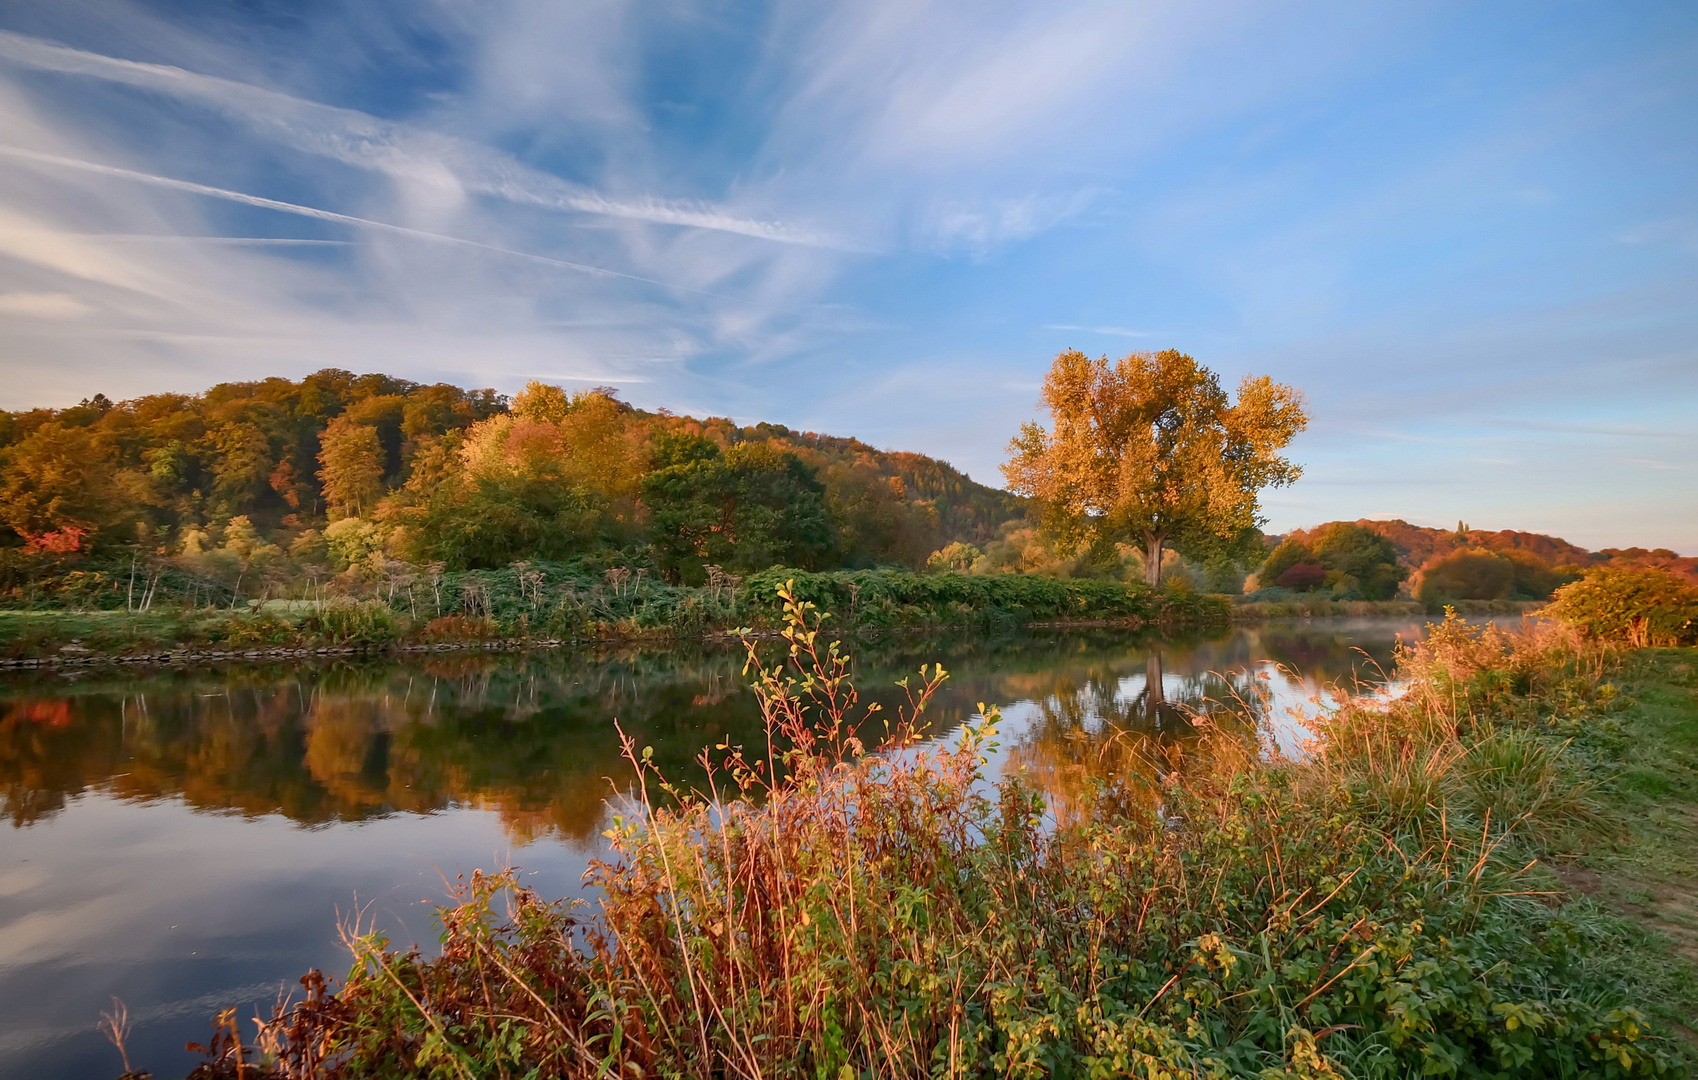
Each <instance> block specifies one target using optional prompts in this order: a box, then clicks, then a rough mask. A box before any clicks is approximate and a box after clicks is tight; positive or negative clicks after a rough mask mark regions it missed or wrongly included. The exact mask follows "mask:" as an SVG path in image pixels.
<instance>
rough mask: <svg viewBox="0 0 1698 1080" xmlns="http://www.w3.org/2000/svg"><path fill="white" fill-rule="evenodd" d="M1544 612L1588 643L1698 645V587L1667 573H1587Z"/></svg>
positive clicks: (1559, 592)
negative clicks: (1578, 632) (1595, 639)
mask: <svg viewBox="0 0 1698 1080" xmlns="http://www.w3.org/2000/svg"><path fill="white" fill-rule="evenodd" d="M1545 611H1546V613H1547V614H1549V615H1550V616H1552V617H1553V618H1556V619H1560V620H1561V621H1562V622H1564V623H1566V624H1568V625H1569V626H1572V627H1574V628H1575V629H1576V630H1579V631H1580V632H1581V633H1583V634H1585V635H1586V636H1587V637H1591V638H1597V639H1599V640H1602V641H1612V642H1617V643H1620V644H1623V645H1628V646H1631V647H1634V648H1642V647H1644V646H1647V645H1690V644H1693V643H1694V642H1698V586H1694V585H1693V584H1692V582H1691V581H1690V580H1688V579H1687V578H1684V577H1682V576H1680V575H1679V574H1676V573H1674V572H1673V571H1669V570H1660V569H1631V568H1621V567H1609V566H1604V567H1599V568H1597V569H1594V570H1588V571H1587V572H1586V575H1585V577H1583V578H1581V579H1580V580H1579V581H1575V582H1570V583H1569V584H1567V585H1564V586H1563V587H1562V588H1560V589H1558V590H1557V591H1556V596H1555V598H1554V599H1553V600H1552V602H1551V605H1550V607H1548V608H1546V609H1545Z"/></svg>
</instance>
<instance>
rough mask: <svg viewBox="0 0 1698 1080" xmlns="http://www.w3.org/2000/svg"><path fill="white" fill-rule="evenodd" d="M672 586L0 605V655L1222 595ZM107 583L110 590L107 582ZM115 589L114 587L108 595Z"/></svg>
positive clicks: (509, 571) (359, 640) (637, 582)
mask: <svg viewBox="0 0 1698 1080" xmlns="http://www.w3.org/2000/svg"><path fill="white" fill-rule="evenodd" d="M710 580H711V584H709V585H707V586H701V587H695V586H683V585H672V584H669V583H667V582H665V581H662V580H660V579H659V578H658V577H656V576H651V575H649V574H647V573H644V572H642V571H641V570H638V571H632V570H631V569H629V568H625V567H617V568H610V569H599V568H593V567H586V566H583V565H579V564H573V563H516V564H514V565H512V566H509V567H503V568H501V569H499V570H468V571H461V572H440V571H439V572H436V573H430V574H424V575H408V576H405V577H400V578H397V579H395V580H392V581H382V582H377V583H375V584H374V585H373V586H372V588H371V590H370V591H371V595H370V596H368V597H367V598H365V599H363V600H360V599H353V598H350V597H331V598H327V599H325V600H322V601H313V600H305V601H272V602H270V603H267V604H255V605H248V606H243V607H239V608H232V607H192V608H189V607H183V608H178V607H169V606H162V607H158V608H152V609H150V610H147V611H133V610H126V609H124V608H123V607H118V608H116V609H107V610H99V609H96V610H83V611H75V610H70V611H68V610H62V609H47V610H37V611H19V612H6V611H0V655H6V656H42V655H51V654H54V653H57V652H58V651H59V650H60V649H63V648H64V647H65V646H67V645H71V646H72V650H71V651H72V652H73V653H75V652H78V651H81V650H89V651H92V652H96V653H102V654H120V655H121V654H125V653H130V652H137V651H144V650H148V649H156V648H162V647H163V648H173V647H183V646H199V647H223V648H234V649H255V648H259V649H264V648H273V647H276V648H281V647H288V646H308V645H348V644H355V645H369V646H382V645H389V644H397V643H449V642H456V641H476V640H480V639H502V640H520V641H523V640H584V639H596V638H618V637H643V636H656V637H666V636H697V635H702V634H710V633H716V632H718V633H723V632H727V631H730V630H732V629H736V628H745V627H746V628H751V629H753V630H756V631H768V632H770V631H776V630H777V628H778V627H779V626H780V625H781V623H782V619H783V616H782V609H781V608H780V606H779V605H778V603H777V602H776V601H775V600H774V599H773V598H774V597H775V596H776V595H777V594H776V591H775V590H776V587H777V586H778V585H780V584H783V583H784V582H785V581H794V582H795V587H796V588H797V589H798V590H799V591H800V592H801V593H802V594H803V595H805V596H807V597H810V598H814V599H817V600H818V601H819V602H820V604H821V605H822V606H828V607H829V608H830V609H831V610H834V611H838V612H840V613H841V614H840V616H839V617H838V619H837V622H836V624H835V625H837V626H840V627H841V628H843V629H844V630H846V631H878V630H888V629H910V628H914V629H920V628H924V629H937V628H944V627H1015V626H1023V625H1027V624H1030V623H1034V622H1063V621H1068V622H1091V621H1102V622H1123V623H1127V624H1130V625H1158V624H1160V625H1215V624H1224V623H1225V622H1226V621H1227V618H1228V610H1229V609H1228V606H1227V603H1226V601H1225V600H1223V599H1221V598H1219V597H1212V596H1208V595H1204V594H1199V593H1195V592H1190V591H1187V590H1184V589H1169V590H1167V591H1156V590H1153V589H1150V588H1148V587H1146V586H1143V585H1138V584H1131V585H1128V584H1122V583H1119V582H1112V581H1094V580H1063V579H1057V578H1047V577H1039V576H1036V575H1021V574H1006V575H997V576H991V577H975V576H971V575H967V574H954V573H944V574H912V573H908V572H906V571H900V570H854V571H847V570H846V571H835V572H831V573H817V574H810V573H805V572H801V571H795V570H787V569H783V568H774V569H771V570H765V571H762V572H760V573H758V574H753V575H750V576H749V577H748V578H747V579H746V580H745V579H742V578H737V577H734V576H730V575H715V576H714V577H713V578H711V579H710ZM109 591H110V590H109ZM113 595H117V596H119V597H120V599H119V601H118V602H119V603H122V594H117V593H114V594H113Z"/></svg>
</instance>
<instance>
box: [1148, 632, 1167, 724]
mask: <svg viewBox="0 0 1698 1080" xmlns="http://www.w3.org/2000/svg"><path fill="white" fill-rule="evenodd" d="M1144 686H1145V687H1146V694H1147V695H1148V696H1147V697H1146V698H1145V700H1146V701H1148V702H1149V705H1150V715H1151V716H1152V717H1154V716H1155V715H1156V707H1157V706H1159V705H1165V704H1167V695H1166V694H1165V693H1164V692H1163V691H1162V686H1161V650H1160V649H1151V650H1150V655H1149V656H1147V657H1145V658H1144Z"/></svg>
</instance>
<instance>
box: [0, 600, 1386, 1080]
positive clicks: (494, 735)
mask: <svg viewBox="0 0 1698 1080" xmlns="http://www.w3.org/2000/svg"><path fill="white" fill-rule="evenodd" d="M1418 631H1419V626H1418V624H1417V623H1415V622H1395V623H1394V622H1384V621H1369V620H1349V621H1314V622H1306V623H1301V624H1291V625H1280V624H1272V625H1263V626H1256V627H1251V628H1239V629H1235V630H1233V631H1231V632H1229V633H1225V634H1223V635H1222V636H1220V637H1218V638H1216V639H1214V640H1195V639H1192V640H1167V641H1161V640H1157V639H1153V638H1150V637H1147V636H1138V635H1133V634H1127V633H1119V632H1088V633H1070V634H1062V633H1050V634H1027V635H1018V636H1007V637H995V638H990V639H986V638H983V637H977V638H966V637H939V638H921V637H905V638H901V639H898V640H894V641H886V642H882V643H870V642H869V643H860V644H857V645H856V646H855V647H854V649H853V651H854V652H855V653H856V669H857V675H858V682H859V684H860V685H861V687H862V688H863V690H869V689H873V688H877V687H889V686H890V684H891V683H892V682H894V680H895V679H896V678H898V677H900V675H902V674H903V673H905V672H907V671H912V670H913V669H914V668H916V667H918V666H919V665H920V664H921V663H922V662H929V661H934V660H935V661H941V662H942V663H943V664H944V666H945V667H947V668H948V669H949V670H950V672H951V675H952V677H951V679H950V681H949V683H948V684H946V687H945V690H944V692H943V694H942V695H941V697H940V699H939V700H938V702H937V704H936V706H935V707H934V709H933V710H932V713H931V716H932V723H933V729H934V731H936V733H937V734H939V735H944V734H947V732H948V731H949V730H950V729H952V728H953V727H954V726H956V725H958V724H959V723H960V722H961V721H962V720H963V719H964V718H966V717H969V716H971V715H972V714H973V713H974V712H975V707H974V703H975V702H979V701H985V702H996V703H999V704H1000V705H1001V706H1002V710H1003V715H1004V718H1005V724H1004V726H1003V728H1002V737H1001V749H1000V750H999V752H998V754H997V757H996V759H995V760H994V761H993V763H992V768H993V769H996V770H1006V769H1011V768H1016V767H1024V768H1027V769H1028V770H1029V771H1030V772H1031V774H1032V775H1034V776H1036V777H1038V778H1039V780H1040V781H1041V782H1043V783H1045V784H1046V785H1048V786H1049V787H1050V788H1051V790H1052V792H1053V795H1054V803H1055V806H1056V807H1057V812H1058V813H1064V812H1065V810H1066V807H1067V805H1068V803H1069V792H1071V791H1073V790H1077V788H1076V783H1077V781H1078V780H1079V779H1080V778H1082V777H1083V776H1084V775H1085V774H1086V773H1087V772H1088V771H1089V770H1091V769H1093V768H1100V767H1102V766H1101V764H1100V763H1102V762H1104V761H1106V760H1110V758H1111V755H1105V754H1103V753H1102V752H1101V750H1102V747H1103V746H1104V745H1106V744H1107V742H1108V741H1109V739H1110V737H1111V736H1112V735H1113V734H1114V733H1115V732H1116V731H1119V730H1122V729H1128V730H1132V731H1135V732H1141V733H1146V734H1148V733H1155V735H1156V736H1158V737H1164V738H1184V737H1185V732H1186V727H1187V725H1186V722H1185V720H1184V717H1183V715H1182V713H1183V710H1182V709H1181V708H1176V707H1175V703H1179V704H1189V705H1193V706H1197V705H1204V704H1206V703H1207V702H1208V701H1210V700H1224V699H1227V698H1229V697H1230V696H1231V695H1232V694H1233V693H1234V692H1239V693H1242V692H1243V690H1244V689H1245V688H1246V686H1247V685H1248V683H1249V681H1250V680H1252V679H1253V678H1254V677H1255V676H1256V675H1257V674H1258V673H1261V674H1265V675H1267V676H1269V679H1268V685H1269V686H1270V687H1271V688H1272V690H1273V691H1274V695H1273V697H1274V703H1275V708H1274V712H1275V714H1276V716H1275V718H1274V719H1275V726H1276V729H1277V730H1279V731H1280V732H1281V741H1282V742H1283V743H1286V744H1287V745H1288V746H1294V745H1295V742H1296V740H1297V738H1298V737H1299V735H1300V732H1298V731H1297V730H1296V729H1295V728H1294V726H1293V725H1292V724H1291V722H1290V721H1289V719H1282V717H1283V714H1284V711H1285V709H1286V707H1287V706H1296V705H1301V704H1302V703H1303V702H1305V701H1306V700H1308V699H1309V698H1310V697H1311V696H1312V695H1313V694H1314V693H1315V692H1316V691H1317V689H1318V688H1319V687H1320V686H1321V685H1322V684H1326V683H1332V682H1337V681H1340V680H1343V681H1346V682H1348V681H1349V680H1351V679H1353V678H1356V679H1361V680H1363V681H1365V682H1370V683H1372V682H1376V681H1378V680H1379V678H1380V673H1379V671H1378V669H1377V667H1376V664H1377V665H1383V666H1385V667H1387V668H1389V667H1390V656H1391V651H1392V646H1393V643H1394V641H1395V639H1396V637H1397V635H1398V634H1400V633H1401V634H1403V635H1404V636H1405V638H1406V639H1408V638H1411V637H1413V636H1414V635H1415V634H1417V633H1418ZM741 662H742V656H741V653H740V652H739V651H738V650H737V649H735V648H734V647H728V648H694V649H672V650H660V649H653V650H650V649H641V650H638V649H632V650H623V651H606V650H604V651H597V652H580V653H552V654H548V655H542V656H533V657H527V658H519V657H484V656H478V657H463V656H454V657H436V658H430V659H421V660H417V661H415V662H408V663H396V662H373V663H360V664H340V665H335V666H325V667H313V668H280V667H279V668H266V667H252V668H231V669H226V670H221V671H200V672H195V673H161V674H157V675H145V676H144V675H138V673H135V672H130V673H109V674H101V673H88V672H85V673H83V674H82V675H80V676H79V677H76V678H72V677H68V676H55V675H38V676H19V677H16V678H12V679H0V790H3V795H0V812H3V813H4V816H5V818H6V819H7V823H6V824H4V825H0V1017H3V1018H4V1020H3V1022H0V1076H5V1077H13V1076H17V1077H26V1076H27V1077H40V1078H53V1077H66V1078H72V1077H74V1078H78V1080H82V1078H87V1077H110V1076H115V1075H116V1074H117V1073H118V1072H119V1071H120V1067H119V1059H118V1056H117V1054H116V1052H115V1051H114V1050H113V1049H112V1048H111V1047H110V1045H108V1044H107V1043H105V1042H104V1040H102V1039H101V1038H100V1036H98V1035H97V1034H96V1033H95V1030H94V1023H95V1021H96V1019H97V1018H98V1014H99V1011H100V1010H101V1009H104V1008H109V1007H110V1003H111V998H112V997H113V996H117V997H120V998H122V999H123V1000H124V1002H125V1003H126V1004H127V1005H128V1007H129V1010H130V1016H131V1019H132V1021H133V1022H134V1024H135V1031H134V1033H133V1035H132V1037H131V1040H130V1051H131V1057H132V1059H133V1060H134V1061H135V1063H136V1065H137V1066H138V1067H146V1068H151V1069H153V1070H154V1071H155V1072H156V1073H157V1074H159V1075H160V1076H162V1077H163V1076H171V1075H181V1074H182V1073H183V1072H186V1071H187V1070H188V1068H189V1067H191V1065H192V1063H193V1059H192V1058H191V1057H190V1056H189V1055H188V1054H187V1053H186V1052H185V1051H184V1050H183V1042H184V1041H185V1039H188V1038H195V1039H201V1038H204V1036H205V1033H206V1030H207V1026H206V1021H207V1018H208V1017H209V1016H210V1015H211V1014H212V1013H213V1012H215V1011H216V1010H217V1009H218V1008H219V1007H221V1006H224V1005H228V1004H231V1003H235V1002H260V1001H264V1002H269V1001H271V1000H273V999H274V998H275V997H276V995H277V993H278V991H279V989H280V988H282V987H284V986H293V985H294V980H295V979H296V978H297V977H298V976H299V975H300V974H301V973H302V972H304V971H305V970H306V969H307V968H309V967H314V966H318V967H323V968H325V969H327V970H329V971H331V972H333V973H334V972H338V971H341V970H344V969H345V967H346V958H345V956H344V954H343V953H342V951H341V949H340V947H339V946H338V943H337V932H336V927H337V920H338V917H339V915H341V916H345V915H346V914H347V913H349V912H350V911H352V910H354V909H355V908H356V907H358V908H361V909H363V910H364V912H365V916H366V918H367V919H368V920H372V919H375V920H376V922H377V923H378V924H379V925H381V926H384V927H386V928H388V929H389V930H391V931H392V934H393V937H394V938H395V940H396V941H397V943H407V942H411V941H424V942H429V941H432V940H434V933H433V928H432V926H431V921H430V912H431V905H432V904H433V903H435V902H437V901H439V900H440V899H441V898H442V896H443V878H444V877H445V876H446V877H449V878H452V877H453V876H454V875H456V874H459V873H462V872H468V871H470V870H471V869H473V868H474V867H483V868H498V867H502V866H507V865H518V866H521V867H523V868H524V869H525V871H526V872H527V873H528V874H530V875H531V877H530V881H531V882H532V883H533V884H535V885H536V886H537V887H538V888H539V889H541V890H542V891H543V892H544V893H545V894H548V895H560V896H563V895H568V894H572V893H575V892H577V891H578V883H579V879H580V877H581V875H582V874H583V872H584V869H585V866H586V863H587V862H588V860H590V859H592V858H594V857H595V856H596V855H597V854H598V852H599V844H600V832H601V829H602V828H603V827H604V824H603V800H604V799H605V798H607V796H608V795H609V794H610V793H611V792H612V791H613V790H614V784H615V781H610V780H609V779H608V778H609V777H612V778H616V780H617V779H619V778H623V777H624V776H625V770H624V769H623V768H621V764H620V762H619V760H618V758H617V741H616V736H615V733H614V729H613V723H614V720H615V718H617V719H618V721H619V722H620V724H621V725H622V726H623V727H624V729H625V730H626V731H627V732H628V733H630V734H631V735H632V736H633V737H634V738H636V739H637V741H638V744H639V745H644V744H651V745H653V746H654V748H655V753H656V756H657V757H659V758H660V759H661V760H662V761H663V762H664V763H665V765H666V767H667V769H668V771H669V772H671V773H672V774H674V775H679V776H687V775H688V770H689V768H690V766H689V762H690V759H691V757H692V756H693V755H694V754H695V752H696V751H697V750H699V749H700V748H701V747H703V746H706V745H711V744H713V743H717V742H720V741H722V740H723V739H724V738H726V737H730V738H731V739H732V741H733V742H736V741H744V740H746V741H748V742H750V743H751V744H752V743H753V742H755V735H756V727H755V724H756V720H757V715H756V710H755V704H754V701H753V700H752V698H751V696H750V695H749V693H748V691H747V690H746V689H744V686H743V682H744V680H743V678H742V676H741V673H740V669H741ZM1153 681H1154V682H1155V683H1159V686H1160V688H1161V693H1160V694H1159V695H1152V694H1151V693H1150V690H1151V687H1152V682H1153ZM894 693H895V692H894V691H885V692H881V693H880V695H879V696H881V697H883V696H885V695H886V694H890V695H894ZM886 700H888V701H890V703H891V706H892V707H894V704H895V702H896V700H897V699H896V698H895V697H894V696H889V697H886ZM252 1011H253V1007H252V1006H251V1005H244V1006H243V1009H242V1015H243V1016H248V1015H251V1014H252Z"/></svg>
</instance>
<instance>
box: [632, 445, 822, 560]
mask: <svg viewBox="0 0 1698 1080" xmlns="http://www.w3.org/2000/svg"><path fill="white" fill-rule="evenodd" d="M654 460H655V469H654V471H653V472H651V473H649V474H648V476H646V477H645V478H644V479H643V500H644V502H646V503H647V504H648V507H649V509H650V511H651V512H652V513H653V515H654V516H653V541H652V542H653V545H654V550H655V561H656V562H657V563H659V564H660V567H661V569H662V570H663V571H664V572H665V573H666V574H667V576H668V577H670V578H671V579H672V580H674V581H686V582H689V583H691V584H699V583H701V582H703V581H705V580H706V578H707V570H706V568H707V567H708V566H709V565H717V566H724V567H729V568H732V569H735V570H739V571H749V570H757V569H760V568H762V567H767V566H773V565H791V564H793V565H797V566H805V567H809V568H817V567H819V566H821V565H823V564H824V563H825V562H826V560H827V559H829V558H830V557H831V554H832V549H833V546H834V545H833V541H834V537H833V530H832V526H831V522H830V519H829V518H828V516H827V514H826V508H825V488H824V486H823V485H822V484H821V483H820V482H819V480H818V479H817V478H816V476H815V475H814V472H813V470H812V469H810V468H808V466H806V465H804V464H803V463H802V461H801V459H800V458H798V457H797V456H796V455H795V454H790V453H784V452H782V451H779V450H775V449H774V448H772V447H771V446H769V445H767V444H765V443H742V444H739V445H737V446H733V447H732V448H731V449H730V450H729V451H725V452H723V453H722V452H721V451H720V449H719V446H718V445H717V444H716V443H714V442H712V441H710V440H708V439H704V438H701V437H699V436H695V437H691V436H672V437H670V438H665V439H662V440H660V441H659V442H658V443H657V445H656V448H655V459H654Z"/></svg>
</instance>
